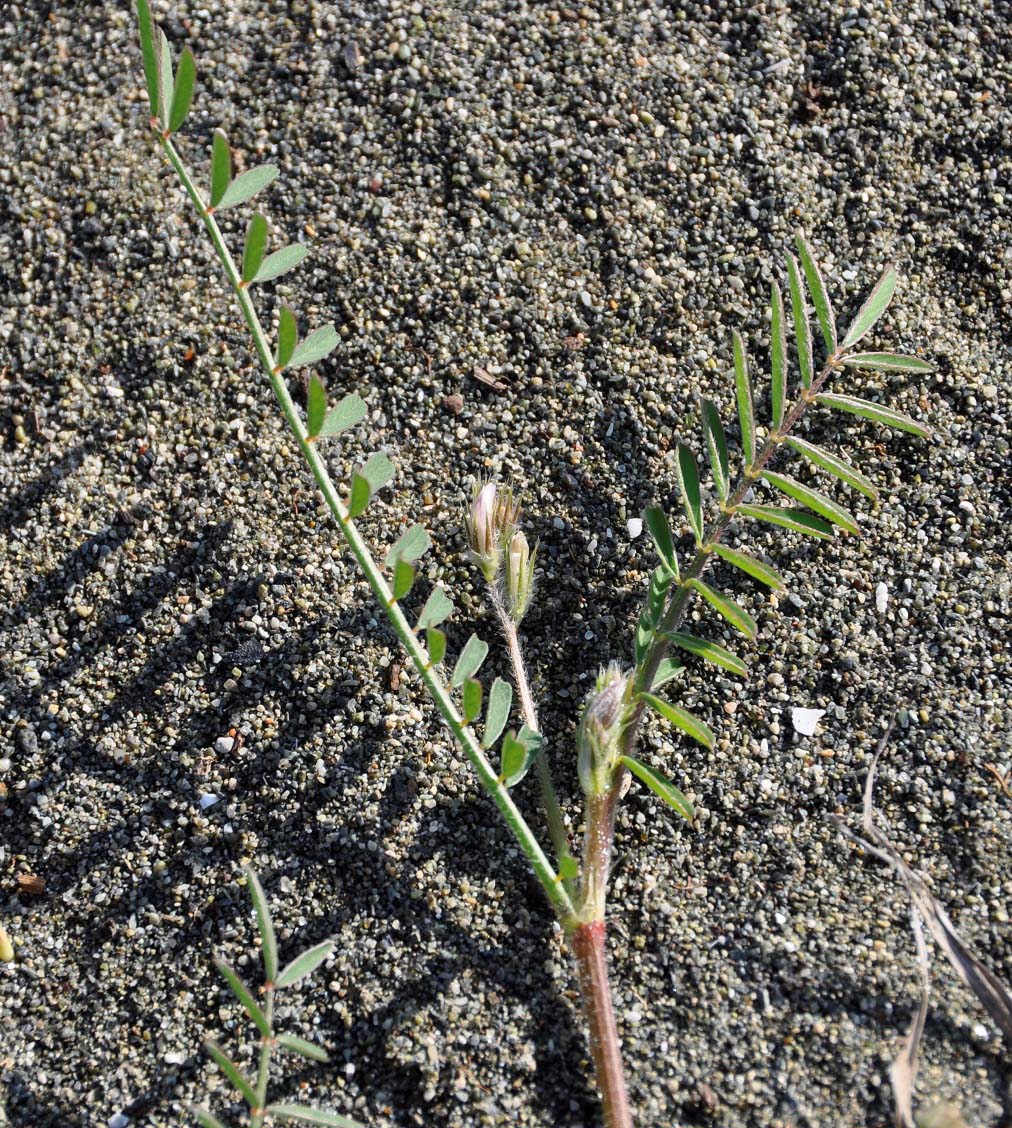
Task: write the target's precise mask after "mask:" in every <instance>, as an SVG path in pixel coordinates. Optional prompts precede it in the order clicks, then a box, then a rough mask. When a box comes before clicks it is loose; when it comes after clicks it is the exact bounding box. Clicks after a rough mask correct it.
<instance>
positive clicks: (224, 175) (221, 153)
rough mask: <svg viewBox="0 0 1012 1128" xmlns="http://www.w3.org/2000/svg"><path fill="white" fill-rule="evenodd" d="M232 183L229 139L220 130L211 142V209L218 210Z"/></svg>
mask: <svg viewBox="0 0 1012 1128" xmlns="http://www.w3.org/2000/svg"><path fill="white" fill-rule="evenodd" d="M231 182H232V153H231V151H230V150H229V147H228V138H227V137H226V136H225V134H224V133H223V132H222V131H221V130H220V129H216V130H215V131H214V137H213V139H212V141H211V207H212V208H216V207H218V206H219V204H220V203H221V198H222V196H224V195H225V193H226V192H227V191H228V186H229V184H230V183H231Z"/></svg>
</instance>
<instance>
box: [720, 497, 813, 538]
mask: <svg viewBox="0 0 1012 1128" xmlns="http://www.w3.org/2000/svg"><path fill="white" fill-rule="evenodd" d="M737 512H738V513H739V514H740V515H741V516H742V517H753V518H754V519H755V520H756V521H765V522H766V523H767V524H769V525H779V526H780V528H782V529H790V530H791V531H792V532H795V533H804V534H805V535H806V536H809V537H816V538H818V539H819V540H832V538H833V526H832V525H830V524H829V522H828V521H823V520H822V518H821V517H815V516H813V515H812V514H811V513H805V512H804V511H803V510H801V509H781V508H780V506H778V505H739V506H738V509H737Z"/></svg>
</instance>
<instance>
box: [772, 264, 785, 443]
mask: <svg viewBox="0 0 1012 1128" xmlns="http://www.w3.org/2000/svg"><path fill="white" fill-rule="evenodd" d="M770 397H771V399H772V401H773V429H774V430H777V429H778V428H779V427H780V424H781V423H783V421H784V405H785V404H786V402H787V326H786V324H785V322H784V299H783V295H782V294H781V293H780V287H779V286H778V285H777V284H776V282H774V283H773V288H772V290H771V292H770Z"/></svg>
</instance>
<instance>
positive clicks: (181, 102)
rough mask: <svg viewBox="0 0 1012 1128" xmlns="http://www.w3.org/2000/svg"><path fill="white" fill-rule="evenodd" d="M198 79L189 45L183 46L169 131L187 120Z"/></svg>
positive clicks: (174, 130) (173, 131)
mask: <svg viewBox="0 0 1012 1128" xmlns="http://www.w3.org/2000/svg"><path fill="white" fill-rule="evenodd" d="M196 80H197V63H196V60H195V59H194V58H193V52H192V51H191V50H190V48H189V47H184V48H183V53H182V54H181V55H180V56H179V67H178V69H177V70H176V82H175V85H174V86H173V89H172V108H171V109H170V110H169V132H171V133H175V132H176V130H177V129H178V128H179V127H180V126H181V125H182V124H183V122H184V121H185V120H186V115H187V114H188V113H189V112H190V105H191V103H192V102H193V86H194V83H195V82H196Z"/></svg>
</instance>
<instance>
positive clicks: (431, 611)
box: [415, 587, 453, 631]
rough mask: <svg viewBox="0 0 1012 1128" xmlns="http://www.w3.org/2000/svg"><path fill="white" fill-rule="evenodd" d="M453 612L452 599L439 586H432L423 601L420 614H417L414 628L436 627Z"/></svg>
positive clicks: (420, 629)
mask: <svg viewBox="0 0 1012 1128" xmlns="http://www.w3.org/2000/svg"><path fill="white" fill-rule="evenodd" d="M452 614H453V601H452V600H451V599H450V597H449V596H448V595H447V594H446V591H445V590H444V589H443V588H441V587H434V588H433V589H432V591H431V592H430V593H429V598H428V599H427V600H426V601H425V606H424V607H423V608H422V613H421V615H419V616H418V626H417V627H416V628H415V629H416V630H419V631H422V630H427V629H428V628H429V627H438V626H439V624H440V623H442V622H444V621H445V620H447V619H448V618H449V617H450V616H451V615H452Z"/></svg>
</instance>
